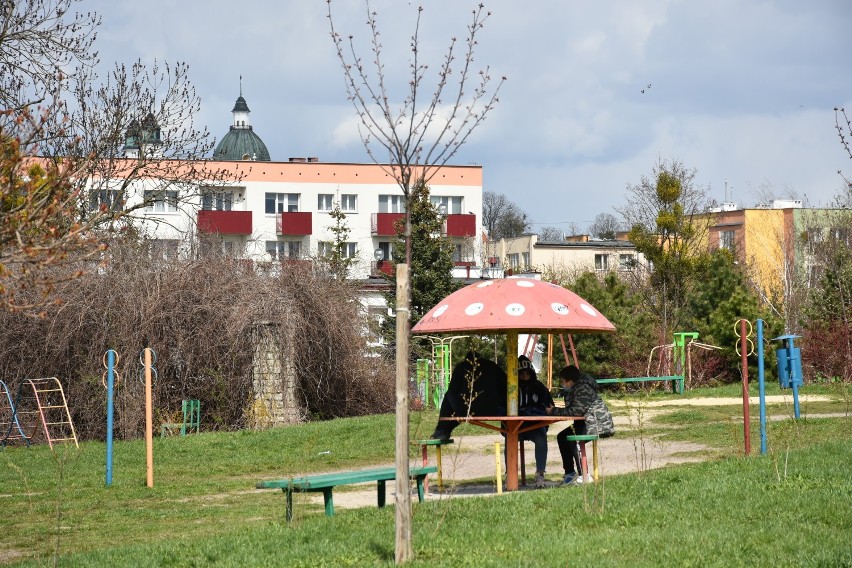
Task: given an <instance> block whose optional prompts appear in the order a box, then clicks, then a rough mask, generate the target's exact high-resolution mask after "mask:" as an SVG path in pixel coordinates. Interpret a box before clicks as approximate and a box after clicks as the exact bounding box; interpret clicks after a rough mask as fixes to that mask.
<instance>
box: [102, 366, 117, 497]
mask: <svg viewBox="0 0 852 568" xmlns="http://www.w3.org/2000/svg"><path fill="white" fill-rule="evenodd" d="M118 359H119V357H118V353H116V351H115V350H114V349H107V350H106V352H105V353H104V356H103V364H104V367H105V368H106V371H104V374H103V376H102V377H101V383H102V384H103V385H104V388H105V389H106V391H107V423H106V486H107V487H109V486H110V485H112V427H113V426H112V425H113V420H112V417H113V400H114V397H113V394H114V391H115V387H117V386H118V383H119V382H121V375H119V374H118V371H116V370H115V367H116V366H117V365H118Z"/></svg>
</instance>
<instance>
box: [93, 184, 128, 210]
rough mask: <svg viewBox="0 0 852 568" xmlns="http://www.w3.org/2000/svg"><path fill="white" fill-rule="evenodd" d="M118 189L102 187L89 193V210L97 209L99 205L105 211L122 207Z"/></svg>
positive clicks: (122, 201) (122, 203) (122, 202)
mask: <svg viewBox="0 0 852 568" xmlns="http://www.w3.org/2000/svg"><path fill="white" fill-rule="evenodd" d="M121 193H122V192H121V190H118V189H102V190H100V191H93V192H92V193H91V194H89V210H90V211H99V210H100V209H101V207H103V208H104V209H106V210H107V211H119V210H121V209H122V208H123V207H124V199H123V197H122V195H121Z"/></svg>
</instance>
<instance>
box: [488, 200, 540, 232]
mask: <svg viewBox="0 0 852 568" xmlns="http://www.w3.org/2000/svg"><path fill="white" fill-rule="evenodd" d="M482 226H483V227H484V228H485V230H486V231H487V232H488V238H489V239H492V240H496V239H506V238H511V237H520V236H521V235H523V234H526V233H527V232H528V231H529V230H530V220H529V217H527V214H526V213H524V211H523V210H522V209H521V208H520V207H519V206H518V205H517V204H515V203H514V202H512V201H511V200H509V198H508V197H506V196H505V195H503V194H502V193H494V192H492V191H484V192H482Z"/></svg>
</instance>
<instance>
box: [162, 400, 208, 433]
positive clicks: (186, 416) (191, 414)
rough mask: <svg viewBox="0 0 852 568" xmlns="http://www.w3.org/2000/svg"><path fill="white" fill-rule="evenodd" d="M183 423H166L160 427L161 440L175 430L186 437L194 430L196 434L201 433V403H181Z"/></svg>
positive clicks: (195, 401) (191, 401)
mask: <svg viewBox="0 0 852 568" xmlns="http://www.w3.org/2000/svg"><path fill="white" fill-rule="evenodd" d="M181 411H182V412H183V422H166V423H163V424H161V425H160V438H165V436H166V434H171V433H173V432H174V431H175V430H177V431H179V432H180V435H181V436H186V433H187V432H188V431H192V430H194V431H195V433H196V434H198V432H200V431H201V401H199V400H197V399H192V400H184V401H183V402H182V403H181Z"/></svg>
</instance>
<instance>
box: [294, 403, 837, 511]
mask: <svg viewBox="0 0 852 568" xmlns="http://www.w3.org/2000/svg"><path fill="white" fill-rule="evenodd" d="M766 399H767V400H766V401H767V403H779V402H789V403H790V404H791V405H792V396H786V395H780V396H771V397H766ZM799 400H800V402H816V401H828V400H831V399H830V397H824V396H813V395H801V396H800V397H799ZM751 403H752V404H754V405H757V404H758V403H759V401H758V399H757V398H753V399H751ZM607 404H609V405H610V407H611V408H612V410H613V413H614V414H616V416H614V420H615V425H616V432H618V431H621V432H625V431H630V430H633V429H635V424H636V421H635V419H631V417H630V412H628V413H626V414H625V413H624V412H623V410H624V409H625V408H626V407H628V408H627V409H628V411H629V407H630V406H634V407H638V406H639V405H638V404H637V403H635V402H634V403H629V404H628V403H625V402H624V401H620V400H615V399H613V400H609V401H607ZM719 405H731V406H732V407H735V406H737V405H742V399H737V398H701V399H672V400H665V401H651V402H643V403H642V408H643V420H645V421H646V425H652V424H653V419H654V417H655V416H658V415H660V414H663V413H666V412H668V411H671V410H675V409H677V408H682V407H685V406H719ZM648 408H650V409H648ZM565 427H567V424H566V423H556V424H554V425H553V426H551V427H550V430H549V431H548V435H547V437H548V460H547V479H548V485H549V486H551V487H556V486H558V485H559V484H560V481H561V479H562V475H561V474H562V461H561V457H560V455H559V448H558V447H557V444H556V434H557V432H559V431H560V430H561V429H562V428H565ZM453 439H454V440H455V442H454V443H453V444H452V445H447V446H444V449H443V460H442V462H443V468H442V469H443V481H444V490H443V491H438V487H437V480H436V478H435V476H434V475H433V476H431V477H430V491H429V494H428V495H427V499H428V500H441V499H454V498H461V497H470V496H474V495H497V481H496V479H497V478H496V469H497V463H496V462H497V459H496V456H495V444H496V443H498V442H499V443H500V448H501V449H500V450H499V451H502V447H503V437H502V436H500V435H499V434H494V435H474V436H454V437H453ZM589 449H590V450H591V448H589ZM708 449H709V448H708V447H707V446H704V445H702V444H695V443H689V442H671V441H665V440H663V439H660V438H658V437H653V436H648V437H646V438H644V439H642V440H639V439H634V438H632V437H631V438H628V437H627V436H624V437H619V436H618V435H616V436H615V437H614V438H608V439H606V440H604V441H602V442H601V443H600V453H601V474H602V475H603V476H608V475H618V474H622V473H630V472H637V471H644V470H648V469H653V468H659V467H664V466H667V465H671V464H678V463H687V462H697V461H701V460H702V459H704V456H705V455H706V454H704V451H705V450H708ZM525 450H526V458H525V459H526V463H527V473H528V474H529V476H530V478H531V477H532V476H534V475H535V465H534V464H535V459H534V457H533V448H532V444H525ZM501 458H502V456H501ZM429 459H430V463H432V464H434V463H435V452H434V450H433V449H430V450H429ZM589 459H590V461H591V456H590V458H589ZM385 465H393V464H391V463H388V464H385ZM590 466H591V464H590ZM502 467H503V466H502V459H501V468H502ZM471 480H479V481H481V482H479V483H470V481H471ZM529 482H530V486H529V487H526V488H524V487H522V488H521V490H522V491H532V490H533V489H532V483H531V479H530V480H529ZM362 487H363V489H360V488H359V489H356V490H350V489H351V487H349V488H345V489H344V488H341V490H339V491H335V492H334V506H335V509H348V508H355V507H375V506H376V489H375V484H374V483H371V484H365V485H363V486H362ZM569 490H570V489H569ZM387 491H388V495H387V500H388V503H393V500H394V498H395V496H394V491H395V487H394V483H393V482H389V483H388V486H387ZM295 499H296V500H297V501H296V504H295V506H294V508H295V509H296V510H298V509H299V507H298V504H297V503H298V502H299V501H301V502H304V501H311V502H314V503H318V504H322V496H321V495H319V494H307V495H299V496H297V497H295ZM412 499H413V500H416V499H417V496H416V493H414V494H413V496H412Z"/></svg>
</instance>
